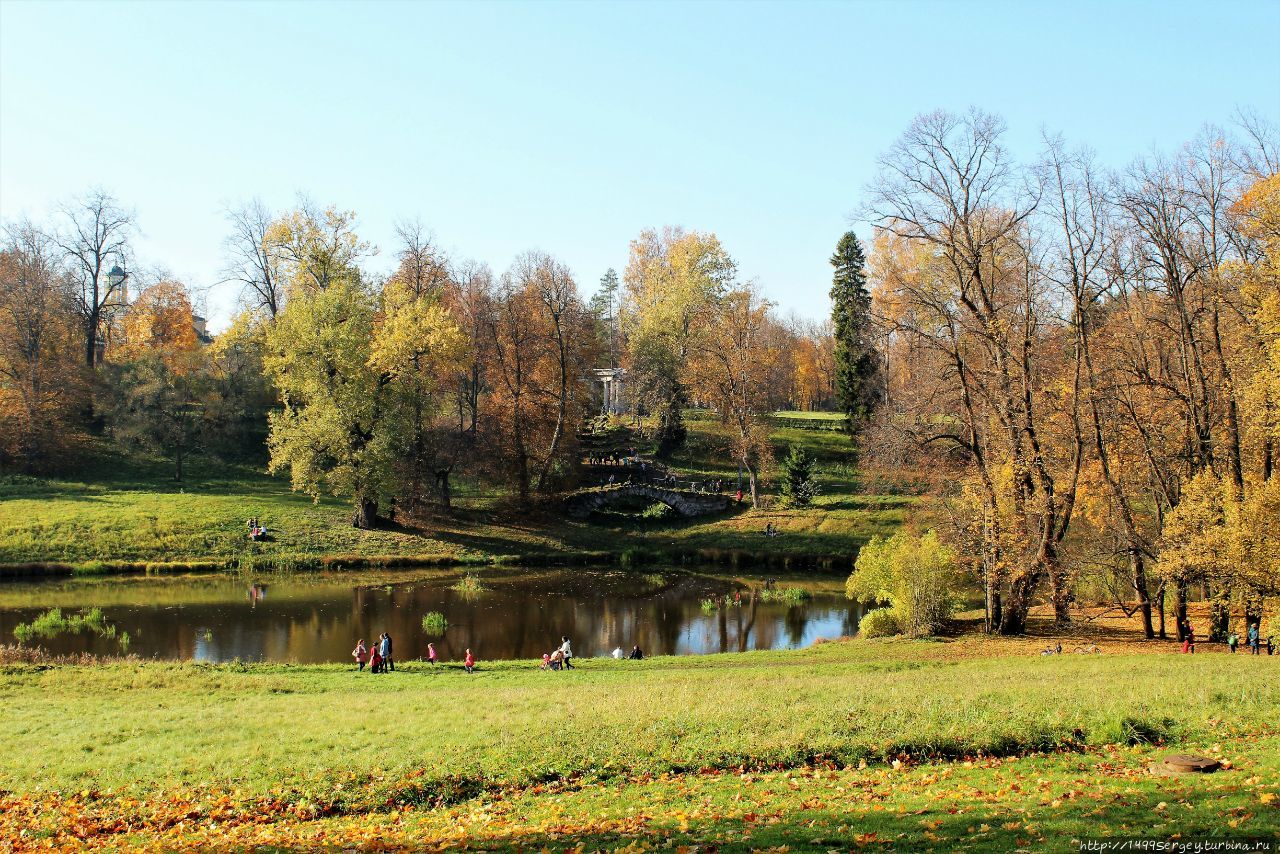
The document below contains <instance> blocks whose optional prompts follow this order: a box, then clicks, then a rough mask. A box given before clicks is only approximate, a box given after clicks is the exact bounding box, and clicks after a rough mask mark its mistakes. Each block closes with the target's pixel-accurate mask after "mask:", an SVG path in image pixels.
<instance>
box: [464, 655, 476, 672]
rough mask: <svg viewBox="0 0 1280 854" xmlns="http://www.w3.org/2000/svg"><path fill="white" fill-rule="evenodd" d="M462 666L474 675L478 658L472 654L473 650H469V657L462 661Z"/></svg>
mask: <svg viewBox="0 0 1280 854" xmlns="http://www.w3.org/2000/svg"><path fill="white" fill-rule="evenodd" d="M462 666H463V667H465V668H467V672H468V673H474V672H475V669H476V657H475V656H474V655H472V654H471V650H469V649H468V650H467V657H466V658H464V659H463V660H462Z"/></svg>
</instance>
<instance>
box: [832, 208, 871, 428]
mask: <svg viewBox="0 0 1280 854" xmlns="http://www.w3.org/2000/svg"><path fill="white" fill-rule="evenodd" d="M865 265H866V259H865V258H864V257H863V255H862V245H861V244H860V243H859V242H858V236H857V235H856V234H854V233H853V232H852V231H847V232H845V234H844V236H843V237H841V238H840V242H839V243H838V244H837V245H836V253H835V254H834V255H832V256H831V266H833V267H835V268H836V269H835V274H834V275H833V276H832V280H831V303H832V305H831V321H832V324H833V325H834V326H835V339H836V340H835V343H836V346H835V359H836V399H837V401H839V404H840V408H841V410H843V411H844V413H845V415H846V416H847V418H848V421H849V432H850V434H853V435H856V434H857V433H858V431H859V430H861V429H862V427H863V425H865V424H866V423H867V419H868V417H870V415H871V410H872V409H874V408H875V405H876V402H877V401H878V399H879V396H880V377H879V369H878V365H879V362H878V360H877V358H876V351H875V347H874V346H873V344H872V340H871V294H870V293H869V292H868V291H867V274H866V272H865V270H864V269H863V268H864V267H865Z"/></svg>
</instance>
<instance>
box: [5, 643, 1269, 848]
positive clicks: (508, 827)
mask: <svg viewBox="0 0 1280 854" xmlns="http://www.w3.org/2000/svg"><path fill="white" fill-rule="evenodd" d="M1276 667H1277V665H1276V659H1274V658H1271V659H1268V658H1265V657H1263V658H1254V657H1252V656H1236V657H1230V656H1223V655H1202V656H1195V657H1192V656H1177V655H1155V654H1146V655H1098V656H1071V655H1064V656H1054V657H1050V658H1042V657H1040V656H1038V655H1034V654H1030V655H1029V654H1027V652H1026V646H1025V644H1018V643H1014V642H1009V643H1007V644H1006V643H1004V642H1002V641H996V640H992V641H969V640H962V641H955V642H911V641H892V642H876V641H852V642H841V643H831V644H823V645H820V646H817V647H814V648H811V649H807V650H802V651H794V652H779V653H741V654H731V655H713V656H701V657H682V658H659V659H652V660H649V661H645V662H643V663H635V662H614V661H612V660H610V659H601V660H590V661H584V662H582V663H581V666H580V667H579V668H578V669H577V670H575V671H572V672H565V673H544V672H540V671H538V670H537V669H536V668H535V667H534V665H533V664H532V663H530V662H503V663H497V664H490V663H488V662H483V661H482V662H481V666H480V669H479V670H478V672H477V673H475V674H473V675H467V674H465V673H464V672H462V670H461V669H460V668H459V667H457V666H456V665H454V664H450V665H446V666H443V667H440V668H437V669H435V670H432V669H430V668H429V667H428V666H427V665H423V664H417V663H406V664H404V665H402V669H401V672H397V673H395V674H387V675H380V676H374V675H371V674H368V673H355V672H353V671H352V670H351V669H349V668H342V667H334V666H317V667H299V666H281V665H252V666H236V665H222V666H205V665H199V664H170V663H159V662H154V663H143V662H122V663H113V664H105V665H99V666H87V667H86V666H68V665H55V666H53V667H47V666H41V665H32V664H22V663H10V664H8V665H7V666H5V667H3V669H2V670H0V698H2V699H3V703H2V705H0V726H2V727H3V731H4V732H5V733H6V735H7V737H8V738H9V739H10V740H11V743H12V744H14V745H23V746H25V747H26V748H30V749H21V750H9V751H5V752H4V753H3V755H0V790H3V791H5V792H8V793H9V794H8V795H4V796H3V798H5V799H6V803H3V804H0V806H3V807H4V808H5V809H4V812H5V813H6V815H9V816H10V819H9V820H10V821H12V822H13V824H12V825H11V826H10V829H11V830H12V829H13V828H16V827H19V826H30V827H31V828H32V829H33V832H39V833H41V834H45V836H44V837H42V838H46V839H48V840H52V841H57V840H59V839H62V840H63V841H66V839H68V838H70V837H73V836H76V835H77V834H80V836H79V837H78V838H89V837H92V836H93V835H94V834H100V835H102V836H103V837H104V838H110V839H116V840H117V841H119V842H121V843H122V844H124V843H128V844H142V843H146V842H149V843H152V844H154V843H155V841H156V840H163V839H169V840H170V841H174V840H175V839H180V840H186V842H188V843H190V844H197V845H207V844H215V843H216V842H217V841H219V840H222V841H231V842H235V844H241V845H245V844H256V842H261V841H264V840H265V841H270V842H271V843H272V844H282V845H297V846H300V847H308V846H310V845H314V844H317V843H323V844H328V843H324V840H325V839H332V840H334V841H335V842H340V841H341V840H344V839H345V840H347V841H348V842H351V843H352V844H360V842H359V840H360V839H362V838H366V837H362V836H361V834H364V833H376V834H381V835H382V838H384V839H391V840H395V839H400V840H401V841H402V842H408V841H411V840H415V839H416V840H420V841H421V842H423V843H425V844H428V845H429V846H430V845H437V846H439V847H447V845H448V844H451V843H452V844H457V843H458V842H459V841H461V840H462V839H463V838H466V839H468V840H471V841H476V842H477V843H478V844H488V845H493V846H499V847H501V846H509V845H538V846H541V845H543V844H567V845H570V846H572V845H573V844H576V843H577V842H579V841H582V842H584V843H586V844H587V845H588V846H590V847H601V846H605V845H610V846H612V845H617V844H621V843H622V842H624V841H627V840H629V839H631V838H632V837H638V838H647V839H650V840H651V843H653V844H662V845H666V844H698V845H719V846H727V847H729V848H730V850H732V849H733V846H735V845H738V846H742V847H744V848H746V847H754V846H758V845H784V844H785V845H790V846H793V847H799V848H802V849H805V850H808V848H810V847H814V846H830V847H836V848H848V847H850V846H852V845H855V844H858V840H859V839H861V840H862V841H863V843H868V842H882V843H886V844H888V845H890V846H894V845H897V846H899V847H908V848H922V847H927V846H929V845H931V844H934V843H936V844H938V845H939V847H940V848H945V847H947V846H946V844H945V843H944V840H949V841H952V842H955V841H956V840H960V839H961V838H963V839H964V840H966V841H967V842H968V843H972V844H973V845H974V846H975V847H977V848H979V849H985V848H990V849H992V850H1003V849H1004V848H1007V847H1009V846H1010V845H1018V844H1031V843H1034V842H1036V841H1037V840H1039V839H1041V838H1044V839H1058V841H1062V837H1063V835H1064V834H1065V835H1068V836H1069V835H1071V834H1076V835H1080V834H1083V833H1086V832H1088V833H1090V834H1094V835H1126V830H1128V831H1131V832H1133V833H1139V832H1142V833H1149V832H1152V830H1153V829H1154V830H1155V832H1157V833H1161V834H1172V833H1175V832H1183V833H1194V832H1215V831H1216V832H1221V831H1222V830H1223V827H1224V826H1225V822H1226V821H1228V820H1229V819H1231V818H1234V819H1235V820H1237V822H1240V823H1241V824H1240V831H1241V835H1243V834H1245V833H1246V832H1247V833H1248V834H1253V835H1257V834H1262V835H1268V836H1274V834H1275V833H1276V832H1277V831H1278V830H1280V813H1278V812H1277V810H1276V808H1275V807H1274V806H1273V805H1268V803H1266V801H1269V800H1271V798H1274V797H1275V795H1274V793H1275V792H1276V791H1277V789H1278V788H1280V750H1278V749H1277V748H1280V738H1277V733H1276V731H1275V729H1274V726H1275V719H1274V715H1275V709H1276V708H1278V707H1280V678H1278V675H1280V671H1277V669H1276ZM1173 750H1179V751H1183V750H1195V751H1208V752H1213V751H1215V750H1216V751H1217V755H1221V756H1223V757H1224V758H1227V759H1229V760H1230V761H1231V763H1232V765H1233V767H1232V768H1231V769H1230V770H1229V771H1225V772H1222V773H1221V774H1219V775H1214V776H1213V777H1204V778H1196V779H1194V780H1187V779H1182V778H1154V777H1148V776H1146V775H1145V773H1144V771H1143V769H1144V768H1145V765H1146V764H1147V763H1148V762H1149V761H1151V759H1152V757H1153V756H1154V755H1156V754H1163V753H1166V752H1170V751H1173ZM1012 757H1023V758H1019V759H1017V760H1016V761H1009V758H1012ZM1002 758H1003V759H1002ZM899 762H900V763H903V764H902V767H894V766H895V763H899ZM742 775H745V776H742ZM1268 793H1272V794H1271V798H1266V797H1265V796H1266V795H1267V794H1268ZM175 804H176V805H178V806H174V805H175ZM174 809H176V810H178V811H179V812H180V813H181V815H182V816H185V818H184V819H182V820H181V823H182V826H181V827H177V828H176V829H175V825H177V824H179V823H180V822H179V820H173V821H170V820H168V819H165V818H163V817H164V816H170V815H171V812H172V810H174ZM215 813H216V814H217V815H220V816H222V818H221V819H217V820H215V818H214V815H215ZM264 813H265V821H264V822H261V823H256V824H255V821H257V818H256V817H257V816H260V815H263V814H264ZM22 816H27V819H22ZM90 816H92V817H93V820H92V821H89V817H90ZM246 817H247V818H246ZM24 821H25V822H26V824H23V822H24ZM86 828H96V830H93V831H92V833H89V831H88V830H86ZM0 829H2V828H0ZM228 833H229V834H231V836H228V837H218V836H214V835H211V834H228ZM85 834H88V837H87V836H86V835H85ZM174 834H176V836H174ZM263 834H266V836H263ZM900 834H905V835H903V836H900ZM371 838H372V837H367V838H366V841H367V839H371ZM237 840H238V841H237ZM1019 840H1022V842H1019ZM820 850H826V847H821V848H820ZM1063 850H1066V849H1065V846H1064V847H1063Z"/></svg>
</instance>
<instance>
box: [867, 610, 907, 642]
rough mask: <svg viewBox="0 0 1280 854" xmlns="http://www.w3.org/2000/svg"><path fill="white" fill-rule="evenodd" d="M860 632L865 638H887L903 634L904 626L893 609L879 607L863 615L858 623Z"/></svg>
mask: <svg viewBox="0 0 1280 854" xmlns="http://www.w3.org/2000/svg"><path fill="white" fill-rule="evenodd" d="M858 634H860V635H862V636H863V637H864V638H887V637H891V636H893V635H900V634H902V627H901V626H899V625H898V618H897V617H895V616H894V615H893V611H892V610H891V609H889V608H877V609H875V610H874V611H870V612H868V613H867V614H866V615H864V616H863V618H862V621H861V622H859V623H858Z"/></svg>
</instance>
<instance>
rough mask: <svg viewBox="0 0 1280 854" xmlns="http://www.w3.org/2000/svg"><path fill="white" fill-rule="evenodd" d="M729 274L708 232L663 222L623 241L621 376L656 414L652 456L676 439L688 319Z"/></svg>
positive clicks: (729, 262)
mask: <svg viewBox="0 0 1280 854" xmlns="http://www.w3.org/2000/svg"><path fill="white" fill-rule="evenodd" d="M736 276H737V265H736V264H735V263H734V261H733V259H732V258H731V257H730V256H729V253H728V252H726V251H725V249H724V247H723V246H721V244H720V241H719V240H718V239H717V238H716V236H715V235H714V234H704V233H701V232H697V231H693V232H685V231H684V230H683V229H680V228H672V227H667V228H664V229H663V230H662V231H661V232H658V231H655V230H646V231H643V232H641V233H640V236H639V237H637V238H636V239H635V240H633V241H631V255H630V259H629V260H628V262H627V268H626V272H625V273H624V275H623V279H624V282H625V284H626V298H625V303H624V306H623V311H622V318H623V325H624V333H625V335H626V338H627V356H628V359H627V363H626V366H627V381H628V386H629V389H630V394H631V396H632V399H633V400H635V401H636V403H637V405H638V406H639V407H640V408H641V409H642V410H643V411H644V412H646V413H649V414H652V415H653V416H655V418H656V421H657V426H656V428H655V438H656V439H657V443H658V455H659V456H665V455H667V454H670V453H671V452H672V451H673V450H674V449H675V448H676V447H678V446H679V445H680V444H682V443H683V442H684V437H685V427H684V422H683V417H682V415H681V409H682V408H683V407H684V406H686V405H687V404H688V389H687V379H686V376H685V363H686V361H687V360H688V358H689V353H690V342H691V333H692V330H693V325H694V322H695V320H696V318H697V317H698V316H699V314H700V313H701V312H703V311H704V310H705V309H706V307H707V306H709V305H710V304H711V303H712V302H713V301H714V300H715V299H717V298H718V297H719V296H721V295H722V294H723V293H724V292H725V291H726V290H727V289H728V287H729V286H730V285H731V284H732V282H733V281H734V280H735V278H736Z"/></svg>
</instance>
